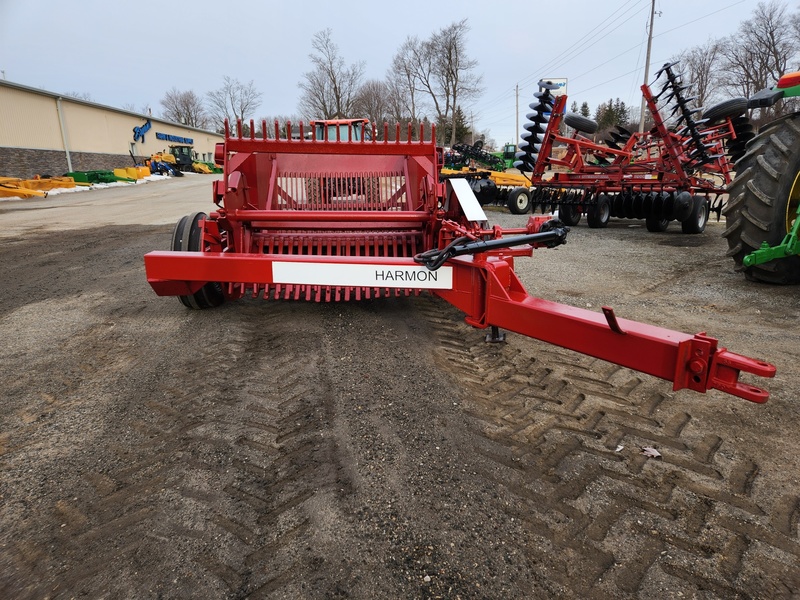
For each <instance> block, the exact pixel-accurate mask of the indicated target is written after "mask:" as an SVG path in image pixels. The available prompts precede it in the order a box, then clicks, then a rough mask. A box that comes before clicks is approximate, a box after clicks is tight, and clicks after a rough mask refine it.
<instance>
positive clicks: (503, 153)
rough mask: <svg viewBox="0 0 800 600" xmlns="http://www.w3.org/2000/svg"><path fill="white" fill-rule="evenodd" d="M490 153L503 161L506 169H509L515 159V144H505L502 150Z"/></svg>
mask: <svg viewBox="0 0 800 600" xmlns="http://www.w3.org/2000/svg"><path fill="white" fill-rule="evenodd" d="M492 154H493V155H494V156H495V157H497V158H499V159H500V160H502V161H503V163H505V166H506V169H510V168H511V167H513V166H514V161H515V160H517V145H516V144H506V145H505V146H503V149H502V150H500V151H498V152H492Z"/></svg>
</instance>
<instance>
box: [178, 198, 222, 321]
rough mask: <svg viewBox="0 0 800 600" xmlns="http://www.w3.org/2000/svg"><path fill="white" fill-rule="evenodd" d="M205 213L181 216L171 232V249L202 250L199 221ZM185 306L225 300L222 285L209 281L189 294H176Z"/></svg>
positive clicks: (215, 303)
mask: <svg viewBox="0 0 800 600" xmlns="http://www.w3.org/2000/svg"><path fill="white" fill-rule="evenodd" d="M205 218H206V214H205V213H202V212H196V213H192V214H189V215H186V216H185V217H183V218H182V219H181V220H180V221H178V224H177V225H176V226H175V229H174V230H173V232H172V250H173V251H175V252H202V251H203V230H202V228H201V227H200V221H201V220H203V219H205ZM178 299H179V300H180V301H181V304H183V305H184V306H185V307H186V308H194V309H202V308H213V307H215V306H219V305H220V304H222V303H223V302H224V301H225V295H224V293H223V291H222V286H221V285H220V284H219V283H216V282H211V283H207V284H205V285H204V286H203V287H201V288H200V289H199V290H197V291H196V292H195V293H194V294H192V295H190V296H178Z"/></svg>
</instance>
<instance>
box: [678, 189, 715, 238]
mask: <svg viewBox="0 0 800 600" xmlns="http://www.w3.org/2000/svg"><path fill="white" fill-rule="evenodd" d="M708 213H709V206H708V201H707V200H706V199H705V198H703V197H702V196H693V197H692V212H690V213H689V218H687V219H686V220H685V221H681V230H682V231H683V233H703V232H704V231H705V230H706V224H707V223H708Z"/></svg>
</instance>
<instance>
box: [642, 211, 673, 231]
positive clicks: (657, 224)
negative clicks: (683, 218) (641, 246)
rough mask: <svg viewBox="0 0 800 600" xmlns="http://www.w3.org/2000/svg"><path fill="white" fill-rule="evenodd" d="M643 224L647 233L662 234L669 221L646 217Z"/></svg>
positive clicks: (653, 216)
mask: <svg viewBox="0 0 800 600" xmlns="http://www.w3.org/2000/svg"><path fill="white" fill-rule="evenodd" d="M644 224H645V227H647V231H650V232H651V233H662V232H664V231H666V230H667V227H669V219H662V218H661V217H659V216H658V215H648V216H647V217H645V219H644Z"/></svg>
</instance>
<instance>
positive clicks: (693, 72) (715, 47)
mask: <svg viewBox="0 0 800 600" xmlns="http://www.w3.org/2000/svg"><path fill="white" fill-rule="evenodd" d="M676 60H677V61H679V62H680V68H681V70H682V71H683V72H684V74H685V75H686V81H687V82H691V84H692V89H691V93H692V95H693V96H694V98H695V100H694V102H695V105H696V106H697V107H698V108H699V107H705V108H708V106H709V105H710V103H711V101H712V100H713V99H714V97H715V94H717V93H718V90H719V87H720V82H719V79H718V77H717V66H718V64H719V60H720V42H719V41H718V40H709V41H707V42H706V43H705V44H701V45H700V46H694V47H692V48H689V49H688V50H684V51H683V52H680V53H679V54H678V55H677V57H676Z"/></svg>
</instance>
